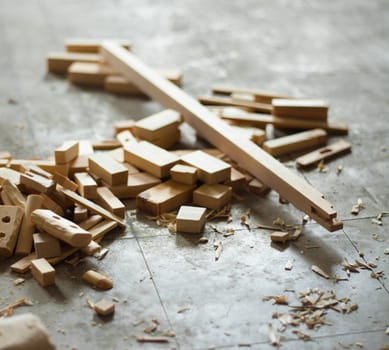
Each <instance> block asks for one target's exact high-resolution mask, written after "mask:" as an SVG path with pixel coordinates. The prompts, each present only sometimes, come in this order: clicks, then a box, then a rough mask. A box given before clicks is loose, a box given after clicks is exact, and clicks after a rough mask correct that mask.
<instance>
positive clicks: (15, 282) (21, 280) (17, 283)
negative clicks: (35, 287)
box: [13, 278, 26, 286]
mask: <svg viewBox="0 0 389 350" xmlns="http://www.w3.org/2000/svg"><path fill="white" fill-rule="evenodd" d="M25 281H26V280H25V279H24V278H17V279H15V280H13V284H14V286H19V285H21V284H23V283H24V282H25Z"/></svg>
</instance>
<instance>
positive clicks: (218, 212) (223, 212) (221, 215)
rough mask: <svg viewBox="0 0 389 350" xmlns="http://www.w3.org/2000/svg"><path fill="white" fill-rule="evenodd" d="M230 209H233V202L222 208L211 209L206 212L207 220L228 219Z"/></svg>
mask: <svg viewBox="0 0 389 350" xmlns="http://www.w3.org/2000/svg"><path fill="white" fill-rule="evenodd" d="M230 211H231V204H227V205H226V206H225V207H223V208H221V209H213V210H210V211H209V212H208V213H207V214H206V218H207V220H214V219H228V218H229V217H230Z"/></svg>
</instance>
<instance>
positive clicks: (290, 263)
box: [284, 259, 294, 271]
mask: <svg viewBox="0 0 389 350" xmlns="http://www.w3.org/2000/svg"><path fill="white" fill-rule="evenodd" d="M293 262H294V260H293V259H291V260H288V261H287V262H286V264H285V267H284V269H285V270H286V271H291V270H292V269H293Z"/></svg>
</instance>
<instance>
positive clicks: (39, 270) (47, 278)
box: [31, 258, 55, 287]
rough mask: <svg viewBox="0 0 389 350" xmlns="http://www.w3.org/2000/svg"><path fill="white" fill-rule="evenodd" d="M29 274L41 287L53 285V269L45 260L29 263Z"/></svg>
mask: <svg viewBox="0 0 389 350" xmlns="http://www.w3.org/2000/svg"><path fill="white" fill-rule="evenodd" d="M31 274H32V275H33V276H34V278H35V279H36V280H37V281H38V283H39V284H40V285H41V286H42V287H48V286H51V285H53V284H55V269H54V268H53V267H52V266H51V265H50V263H49V262H48V261H47V260H46V259H45V258H40V259H35V260H32V261H31Z"/></svg>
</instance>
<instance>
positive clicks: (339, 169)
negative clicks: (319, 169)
mask: <svg viewBox="0 0 389 350" xmlns="http://www.w3.org/2000/svg"><path fill="white" fill-rule="evenodd" d="M342 171H343V165H342V164H339V165H338V166H337V167H336V175H339V174H340V173H341V172H342Z"/></svg>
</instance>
